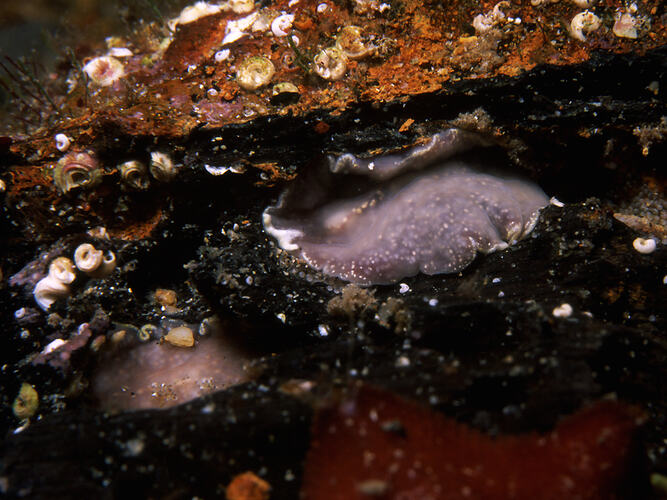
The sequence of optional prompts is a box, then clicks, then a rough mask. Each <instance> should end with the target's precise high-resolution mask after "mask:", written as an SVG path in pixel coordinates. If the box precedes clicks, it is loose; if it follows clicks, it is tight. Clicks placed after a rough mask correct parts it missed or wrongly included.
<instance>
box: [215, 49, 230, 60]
mask: <svg viewBox="0 0 667 500" xmlns="http://www.w3.org/2000/svg"><path fill="white" fill-rule="evenodd" d="M229 54H230V51H229V49H222V50H219V51H217V52H216V53H215V56H213V59H214V60H215V62H217V63H221V62H222V61H226V60H227V59H229Z"/></svg>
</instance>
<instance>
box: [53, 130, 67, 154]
mask: <svg viewBox="0 0 667 500" xmlns="http://www.w3.org/2000/svg"><path fill="white" fill-rule="evenodd" d="M54 139H55V141H56V149H57V150H58V151H60V152H61V153H64V152H65V151H67V150H68V149H69V146H70V140H69V137H67V136H66V135H65V134H56V136H55V137H54Z"/></svg>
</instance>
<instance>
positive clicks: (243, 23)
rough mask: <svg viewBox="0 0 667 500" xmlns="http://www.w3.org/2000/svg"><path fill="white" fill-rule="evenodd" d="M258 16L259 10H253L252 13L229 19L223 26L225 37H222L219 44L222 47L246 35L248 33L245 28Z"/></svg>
mask: <svg viewBox="0 0 667 500" xmlns="http://www.w3.org/2000/svg"><path fill="white" fill-rule="evenodd" d="M258 17H259V12H253V13H252V14H248V15H247V16H245V17H241V18H239V19H236V20H235V21H229V22H228V23H227V26H226V27H225V37H224V38H223V39H222V42H221V45H222V46H223V47H224V46H225V45H229V44H230V43H233V42H235V41H236V40H238V39H240V38H242V37H244V36H247V35H248V33H247V32H246V30H247V29H248V28H250V27H251V26H252V25H253V23H254V22H255V21H257V18H258Z"/></svg>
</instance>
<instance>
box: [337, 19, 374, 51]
mask: <svg viewBox="0 0 667 500" xmlns="http://www.w3.org/2000/svg"><path fill="white" fill-rule="evenodd" d="M336 48H337V49H338V50H340V51H341V52H343V53H344V54H345V55H346V56H347V57H349V58H350V59H361V58H362V57H366V56H369V55H372V54H373V53H374V52H375V49H376V47H375V46H374V45H373V44H372V43H370V41H369V40H367V39H366V37H364V34H363V30H362V29H361V28H360V27H359V26H345V27H344V28H343V29H342V30H340V33H338V36H337V37H336Z"/></svg>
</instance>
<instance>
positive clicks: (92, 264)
mask: <svg viewBox="0 0 667 500" xmlns="http://www.w3.org/2000/svg"><path fill="white" fill-rule="evenodd" d="M115 268H116V256H115V255H114V253H113V252H111V251H108V252H106V253H105V252H102V251H101V250H98V249H96V248H95V247H94V246H93V245H91V244H90V243H83V244H81V245H79V246H78V247H77V248H76V250H75V251H74V262H72V260H71V259H69V258H67V257H57V258H55V259H54V260H53V261H52V262H51V264H49V272H48V274H47V275H46V277H44V278H42V279H41V280H39V281H38V282H37V284H36V285H35V288H34V289H33V292H32V293H33V297H34V298H35V302H37V305H38V306H39V307H40V308H42V309H43V310H44V311H47V310H48V309H49V308H50V307H51V305H52V304H53V303H54V302H55V301H56V300H57V299H59V298H62V297H66V296H68V295H69V293H70V285H71V284H72V283H73V282H74V280H75V279H76V270H77V269H78V270H79V271H81V272H83V273H85V274H87V275H88V276H90V277H91V278H104V277H105V276H108V275H109V274H111V272H112V271H113V270H114V269H115Z"/></svg>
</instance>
